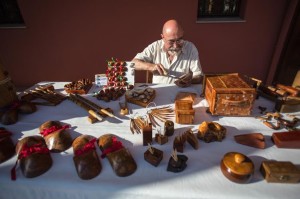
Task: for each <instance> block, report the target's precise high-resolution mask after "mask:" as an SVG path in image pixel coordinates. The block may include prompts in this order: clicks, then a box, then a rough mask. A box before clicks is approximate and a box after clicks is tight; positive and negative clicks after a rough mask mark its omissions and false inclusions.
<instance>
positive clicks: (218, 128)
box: [197, 121, 227, 143]
mask: <svg viewBox="0 0 300 199" xmlns="http://www.w3.org/2000/svg"><path fill="white" fill-rule="evenodd" d="M226 131H227V130H226V128H225V127H223V126H222V125H220V124H219V123H217V122H206V121H204V122H202V123H201V124H200V125H199V127H198V134H197V137H198V138H199V139H200V140H203V141H204V142H207V143H209V142H214V141H218V142H221V141H222V140H223V139H224V138H225V136H226Z"/></svg>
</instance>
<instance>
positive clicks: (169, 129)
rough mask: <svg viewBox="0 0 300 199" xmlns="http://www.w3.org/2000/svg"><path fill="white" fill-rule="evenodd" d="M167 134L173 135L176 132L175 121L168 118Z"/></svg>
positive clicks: (166, 123)
mask: <svg viewBox="0 0 300 199" xmlns="http://www.w3.org/2000/svg"><path fill="white" fill-rule="evenodd" d="M164 128H165V130H164V131H165V135H166V136H172V135H173V134H174V122H172V121H170V120H167V121H165V127H164Z"/></svg>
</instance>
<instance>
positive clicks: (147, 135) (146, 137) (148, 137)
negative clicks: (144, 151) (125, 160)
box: [142, 123, 152, 146]
mask: <svg viewBox="0 0 300 199" xmlns="http://www.w3.org/2000/svg"><path fill="white" fill-rule="evenodd" d="M142 133H143V145H144V146H147V145H148V144H149V143H150V144H151V143H152V124H151V123H149V124H147V125H146V126H144V127H143V130H142Z"/></svg>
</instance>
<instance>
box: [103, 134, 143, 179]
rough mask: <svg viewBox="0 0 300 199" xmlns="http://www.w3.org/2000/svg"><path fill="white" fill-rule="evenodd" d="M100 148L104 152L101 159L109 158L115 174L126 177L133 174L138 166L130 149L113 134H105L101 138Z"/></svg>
mask: <svg viewBox="0 0 300 199" xmlns="http://www.w3.org/2000/svg"><path fill="white" fill-rule="evenodd" d="M98 146H99V147H100V150H101V151H102V155H101V157H102V158H104V157H107V159H108V161H109V163H110V165H111V167H112V169H113V170H114V172H115V174H116V175H117V176H120V177H126V176H129V175H131V174H133V173H134V172H135V171H136V169H137V165H136V162H135V160H134V159H133V157H132V155H131V153H130V152H129V150H128V149H126V148H124V146H123V145H122V143H121V142H120V141H118V140H117V136H115V135H113V134H105V135H102V136H100V137H99V139H98Z"/></svg>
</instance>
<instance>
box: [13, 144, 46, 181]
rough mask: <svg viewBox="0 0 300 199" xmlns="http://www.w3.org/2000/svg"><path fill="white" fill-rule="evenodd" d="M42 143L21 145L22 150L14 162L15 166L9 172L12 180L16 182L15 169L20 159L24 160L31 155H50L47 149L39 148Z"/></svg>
mask: <svg viewBox="0 0 300 199" xmlns="http://www.w3.org/2000/svg"><path fill="white" fill-rule="evenodd" d="M41 145H42V143H38V144H35V145H32V146H30V147H29V146H28V145H27V144H24V145H23V148H22V150H21V151H20V153H19V155H18V159H17V161H16V164H15V166H14V167H13V168H12V169H11V171H10V176H11V179H12V180H16V179H17V177H16V167H17V164H18V161H19V160H20V159H22V158H26V157H27V156H29V155H31V154H33V153H50V151H49V149H48V148H47V147H43V146H41Z"/></svg>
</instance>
